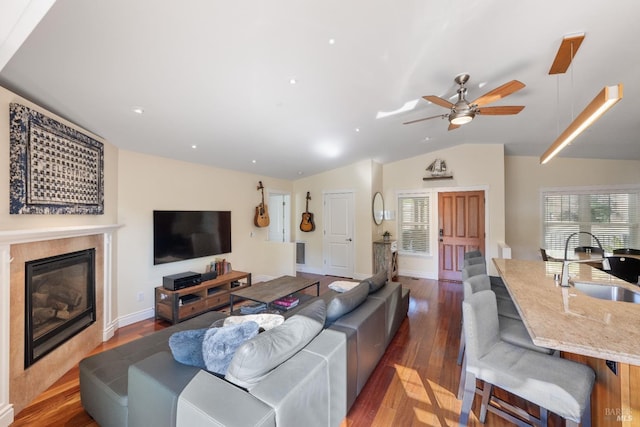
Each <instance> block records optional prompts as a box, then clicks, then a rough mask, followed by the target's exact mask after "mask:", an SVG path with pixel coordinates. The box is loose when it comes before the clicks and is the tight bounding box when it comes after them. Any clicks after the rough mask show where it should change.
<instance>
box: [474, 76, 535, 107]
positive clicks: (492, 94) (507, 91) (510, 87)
mask: <svg viewBox="0 0 640 427" xmlns="http://www.w3.org/2000/svg"><path fill="white" fill-rule="evenodd" d="M523 87H525V84H524V83H522V82H520V81H518V80H511V81H510V82H508V83H505V84H503V85H502V86H499V87H497V88H495V89H493V90H492V91H489V92H487V93H485V94H484V95H482V96H481V97H480V98H478V99H476V100H475V101H473V102H471V105H477V106H478V107H480V106H482V105H487V104H490V103H492V102H495V101H497V100H499V99H502V98H504V97H505V96H508V95H511V94H512V93H514V92H517V91H519V90H520V89H522V88H523Z"/></svg>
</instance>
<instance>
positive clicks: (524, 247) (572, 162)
mask: <svg viewBox="0 0 640 427" xmlns="http://www.w3.org/2000/svg"><path fill="white" fill-rule="evenodd" d="M505 182H506V184H505V187H506V191H505V194H506V209H505V211H506V235H507V243H509V245H510V246H511V250H512V257H513V258H521V259H540V244H541V240H542V219H541V207H540V190H541V188H549V187H573V186H604V185H613V184H635V185H638V184H639V183H640V162H639V161H636V160H599V159H567V158H562V157H556V158H554V159H553V160H551V162H549V163H547V164H546V165H540V161H539V158H538V157H525V156H507V157H506V158H505Z"/></svg>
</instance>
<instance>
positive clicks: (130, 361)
mask: <svg viewBox="0 0 640 427" xmlns="http://www.w3.org/2000/svg"><path fill="white" fill-rule="evenodd" d="M408 306H409V292H408V289H406V288H403V287H402V285H401V284H399V283H397V282H386V272H381V273H380V274H377V275H375V276H373V277H371V278H369V279H366V280H363V281H362V282H361V283H360V284H358V286H356V287H355V288H353V289H351V290H349V291H348V292H344V293H337V292H334V291H329V292H327V293H325V294H323V295H322V296H320V297H318V298H316V299H315V300H313V301H312V302H310V303H309V304H306V305H305V306H304V307H301V308H300V309H299V310H297V311H296V312H295V313H293V314H292V315H290V316H289V317H287V318H286V320H285V321H284V323H282V324H281V325H279V326H277V327H275V328H273V329H269V330H267V331H265V332H262V333H260V334H259V335H257V336H255V337H254V338H251V339H249V340H248V341H246V342H244V343H243V344H241V345H240V346H239V347H238V349H237V350H236V352H235V353H234V355H233V358H232V359H231V363H230V365H229V367H228V370H227V371H226V375H225V376H224V377H221V376H220V375H214V374H213V373H210V372H208V371H207V370H203V369H201V368H198V367H195V366H189V365H185V364H182V363H179V362H177V361H176V360H175V359H174V357H173V355H172V353H171V350H170V348H169V344H168V341H169V338H170V336H171V335H172V334H174V333H176V332H179V331H186V330H194V329H199V328H207V327H209V326H211V324H212V323H214V322H216V321H218V323H219V321H220V319H221V318H224V317H225V316H226V315H225V314H224V313H219V312H208V313H205V314H203V315H200V316H198V317H196V318H193V319H190V320H188V321H186V322H182V323H179V324H177V325H174V326H171V327H169V328H166V329H163V330H161V331H158V332H155V333H153V334H151V335H149V336H146V337H143V338H141V339H138V340H136V341H133V342H130V343H127V344H124V345H122V346H120V347H116V348H114V349H111V350H108V351H105V352H103V353H99V354H96V355H94V356H90V357H88V358H86V359H84V360H82V361H81V362H80V394H81V399H82V404H83V406H84V408H85V410H86V411H87V412H88V413H89V414H90V415H91V416H92V417H93V418H94V419H95V420H96V421H97V422H98V424H100V425H101V426H103V427H106V426H131V427H135V426H149V425H153V426H194V425H198V426H205V425H211V426H221V425H224V426H242V427H245V426H294V425H295V426H299V425H300V424H301V420H304V424H305V425H306V426H315V425H317V426H337V425H339V424H340V423H341V421H342V420H343V419H344V417H345V416H346V414H347V412H348V410H349V409H350V408H351V406H352V405H353V403H354V402H355V400H356V398H357V396H358V394H359V393H360V392H361V391H362V388H363V387H364V385H365V383H366V382H367V379H368V378H369V376H370V375H371V373H372V372H373V370H374V368H375V367H376V365H377V364H378V362H379V361H380V358H381V357H382V355H383V354H384V352H385V349H386V348H387V346H388V345H389V343H390V342H391V340H392V338H393V336H394V335H395V334H396V332H397V330H398V328H399V327H400V324H401V323H402V321H403V319H404V318H405V317H406V315H407V311H408Z"/></svg>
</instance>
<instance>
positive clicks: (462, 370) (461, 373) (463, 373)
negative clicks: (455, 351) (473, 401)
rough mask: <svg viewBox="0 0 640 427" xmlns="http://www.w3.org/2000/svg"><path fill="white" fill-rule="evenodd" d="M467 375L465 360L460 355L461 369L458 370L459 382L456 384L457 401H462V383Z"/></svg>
mask: <svg viewBox="0 0 640 427" xmlns="http://www.w3.org/2000/svg"><path fill="white" fill-rule="evenodd" d="M466 373H467V359H466V357H464V353H463V354H462V369H460V381H459V382H458V400H462V398H463V397H464V382H465V378H466Z"/></svg>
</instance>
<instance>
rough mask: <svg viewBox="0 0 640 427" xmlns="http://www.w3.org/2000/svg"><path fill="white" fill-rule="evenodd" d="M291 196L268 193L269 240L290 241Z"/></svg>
mask: <svg viewBox="0 0 640 427" xmlns="http://www.w3.org/2000/svg"><path fill="white" fill-rule="evenodd" d="M290 199H291V196H290V195H289V194H278V193H269V204H268V205H267V206H269V240H270V241H273V242H288V241H290V239H291V226H290V224H291V207H290Z"/></svg>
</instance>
